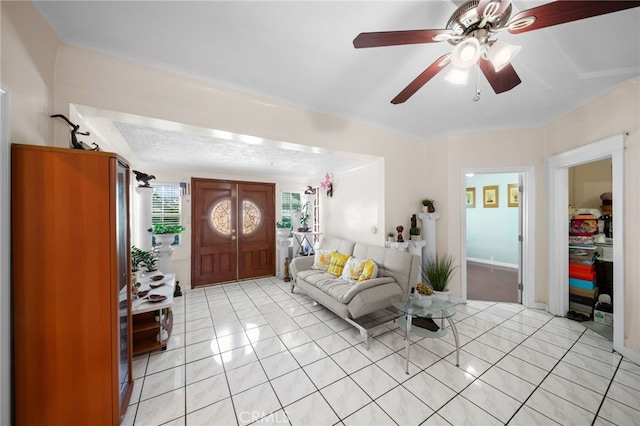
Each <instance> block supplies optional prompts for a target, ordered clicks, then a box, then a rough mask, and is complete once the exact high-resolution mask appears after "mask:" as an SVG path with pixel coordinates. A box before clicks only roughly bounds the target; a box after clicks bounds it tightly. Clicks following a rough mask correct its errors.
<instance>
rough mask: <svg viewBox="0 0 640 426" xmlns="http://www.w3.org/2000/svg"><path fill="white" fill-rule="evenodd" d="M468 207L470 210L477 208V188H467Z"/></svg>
mask: <svg viewBox="0 0 640 426" xmlns="http://www.w3.org/2000/svg"><path fill="white" fill-rule="evenodd" d="M465 199H466V203H465V204H466V205H467V208H468V209H475V208H476V189H475V188H467V196H466V198H465Z"/></svg>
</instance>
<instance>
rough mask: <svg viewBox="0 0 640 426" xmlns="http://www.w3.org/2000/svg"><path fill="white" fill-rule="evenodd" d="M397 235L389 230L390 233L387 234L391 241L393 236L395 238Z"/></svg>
mask: <svg viewBox="0 0 640 426" xmlns="http://www.w3.org/2000/svg"><path fill="white" fill-rule="evenodd" d="M395 236H396V234H394V233H393V232H389V233H388V234H387V240H388V241H390V242H391V241H393V238H394V237H395Z"/></svg>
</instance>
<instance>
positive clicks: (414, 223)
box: [411, 213, 418, 228]
mask: <svg viewBox="0 0 640 426" xmlns="http://www.w3.org/2000/svg"><path fill="white" fill-rule="evenodd" d="M411 227H412V228H417V227H418V218H417V216H416V215H415V213H414V214H413V215H412V216H411Z"/></svg>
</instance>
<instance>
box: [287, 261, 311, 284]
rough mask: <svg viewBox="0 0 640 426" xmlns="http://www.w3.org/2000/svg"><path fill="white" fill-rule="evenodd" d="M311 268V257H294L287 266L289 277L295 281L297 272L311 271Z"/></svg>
mask: <svg viewBox="0 0 640 426" xmlns="http://www.w3.org/2000/svg"><path fill="white" fill-rule="evenodd" d="M311 266H313V256H301V257H294V258H293V259H292V260H291V264H290V265H289V272H291V277H292V278H293V279H294V281H295V279H296V275H297V273H298V271H306V270H308V269H311Z"/></svg>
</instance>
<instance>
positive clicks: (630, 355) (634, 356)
mask: <svg viewBox="0 0 640 426" xmlns="http://www.w3.org/2000/svg"><path fill="white" fill-rule="evenodd" d="M620 355H622V356H623V357H625V358H626V359H627V361H631V362H633V363H636V364H640V354H639V353H637V352H634V351H632V350H631V349H629V348H627V347H625V348H624V349H623V351H622V352H621V353H620Z"/></svg>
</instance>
